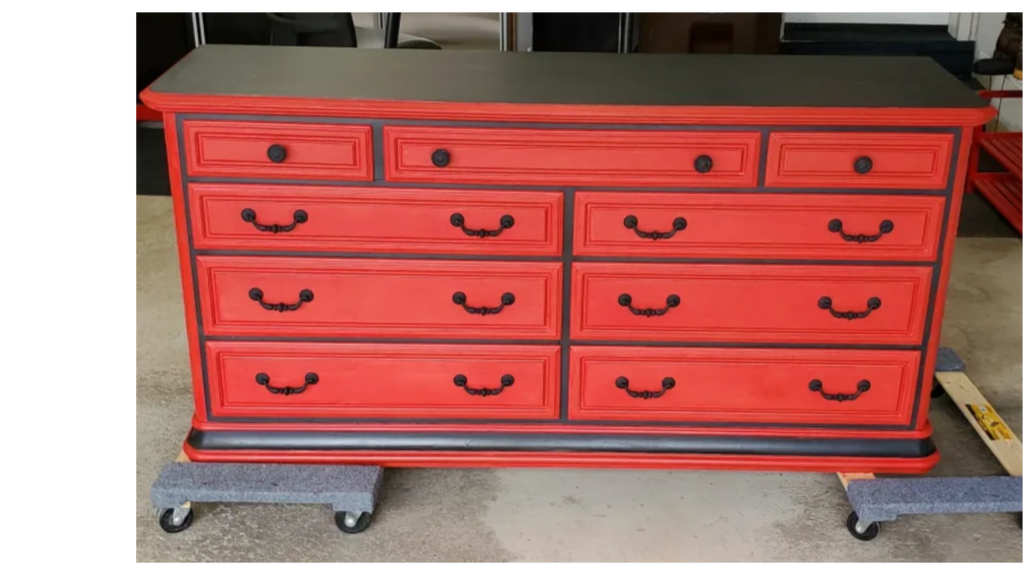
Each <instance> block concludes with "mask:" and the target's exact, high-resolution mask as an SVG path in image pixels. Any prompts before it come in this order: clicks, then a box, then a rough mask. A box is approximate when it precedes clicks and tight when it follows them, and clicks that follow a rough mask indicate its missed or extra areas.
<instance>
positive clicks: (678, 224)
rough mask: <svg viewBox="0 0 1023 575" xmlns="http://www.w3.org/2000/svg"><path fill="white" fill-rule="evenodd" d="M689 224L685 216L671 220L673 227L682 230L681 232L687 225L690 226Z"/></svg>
mask: <svg viewBox="0 0 1023 575" xmlns="http://www.w3.org/2000/svg"><path fill="white" fill-rule="evenodd" d="M688 225H689V222H687V221H686V219H685V218H675V219H674V220H673V221H672V222H671V227H672V228H673V229H676V230H678V231H680V232H681V231H682V230H684V229H686V226H688Z"/></svg>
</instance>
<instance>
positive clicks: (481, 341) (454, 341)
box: [205, 335, 922, 351]
mask: <svg viewBox="0 0 1023 575" xmlns="http://www.w3.org/2000/svg"><path fill="white" fill-rule="evenodd" d="M205 339H206V341H242V342H246V341H253V342H259V341H279V342H297V343H379V344H391V343H401V344H443V345H559V344H563V343H566V340H565V339H564V338H563V339H554V340H549V339H485V338H474V339H465V338H434V337H428V338H394V337H317V336H298V337H296V336H284V335H281V336H254V335H208V336H206V337H205ZM567 344H568V345H570V346H573V345H575V346H591V347H609V346H616V347H698V348H704V347H716V348H731V349H865V350H878V351H892V350H895V351H920V350H921V349H922V346H920V345H902V344H858V343H757V342H730V341H638V340H627V341H615V340H586V339H568V340H567Z"/></svg>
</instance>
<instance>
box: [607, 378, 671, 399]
mask: <svg viewBox="0 0 1023 575" xmlns="http://www.w3.org/2000/svg"><path fill="white" fill-rule="evenodd" d="M615 387H617V388H618V389H624V390H625V393H627V394H629V397H635V398H638V399H654V398H658V397H661V396H662V395H664V394H665V393H666V392H667V391H668V390H669V389H671V388H673V387H675V378H673V377H666V378H664V379H662V380H661V389H660V391H634V390H632V389H629V378H627V377H625V376H624V375H622V376H619V377H618V379H616V380H615Z"/></svg>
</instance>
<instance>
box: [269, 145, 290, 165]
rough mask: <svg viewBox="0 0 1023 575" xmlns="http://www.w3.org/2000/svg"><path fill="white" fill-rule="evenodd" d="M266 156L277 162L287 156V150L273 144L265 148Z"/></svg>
mask: <svg viewBox="0 0 1023 575" xmlns="http://www.w3.org/2000/svg"><path fill="white" fill-rule="evenodd" d="M266 157H268V158H270V161H271V162H273V163H275V164H279V163H281V162H283V161H284V159H285V158H287V157H288V151H287V150H285V149H284V146H282V145H280V144H274V145H272V146H270V147H269V148H267V149H266Z"/></svg>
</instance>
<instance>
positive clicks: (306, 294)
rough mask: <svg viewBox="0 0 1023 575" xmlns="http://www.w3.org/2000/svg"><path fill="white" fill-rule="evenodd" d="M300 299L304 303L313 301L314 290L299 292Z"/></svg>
mask: <svg viewBox="0 0 1023 575" xmlns="http://www.w3.org/2000/svg"><path fill="white" fill-rule="evenodd" d="M298 299H300V300H302V301H313V290H311V289H304V290H302V291H300V292H298Z"/></svg>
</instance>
